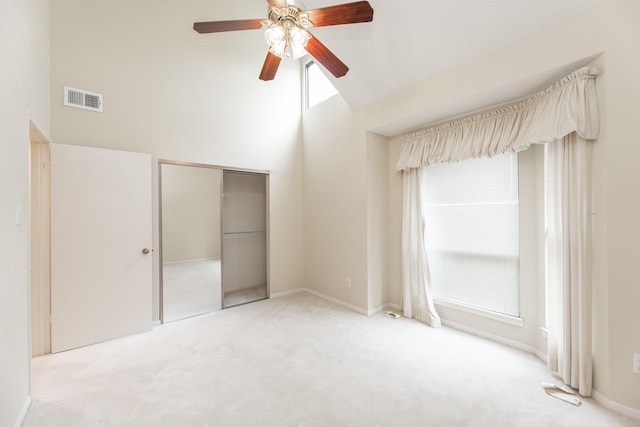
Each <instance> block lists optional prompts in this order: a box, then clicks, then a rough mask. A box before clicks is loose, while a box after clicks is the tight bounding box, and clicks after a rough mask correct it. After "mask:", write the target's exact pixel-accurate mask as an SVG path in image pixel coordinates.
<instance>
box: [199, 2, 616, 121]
mask: <svg viewBox="0 0 640 427" xmlns="http://www.w3.org/2000/svg"><path fill="white" fill-rule="evenodd" d="M287 1H288V2H289V3H292V4H295V5H297V6H298V7H301V8H302V9H316V8H321V7H326V6H333V5H337V4H342V3H351V2H355V1H357V0H287ZM368 1H369V3H371V6H372V7H373V9H374V17H373V22H371V23H361V24H350V25H340V26H331V27H322V28H312V29H311V32H312V33H313V34H314V35H315V36H317V37H318V39H319V40H320V41H322V43H324V44H325V45H326V46H327V47H328V48H329V49H331V50H332V51H333V52H334V53H335V54H336V55H337V56H338V57H339V58H340V59H342V61H344V62H345V63H346V64H347V66H348V67H349V69H350V70H349V73H348V74H347V75H346V76H345V77H342V78H340V79H335V78H334V77H333V76H331V75H330V74H329V73H326V72H325V74H327V76H328V77H329V78H330V79H331V81H332V82H333V84H334V86H335V87H336V89H338V91H339V92H340V94H341V95H342V97H343V98H344V99H345V100H346V102H347V103H348V104H349V105H350V106H351V107H352V108H354V109H355V108H360V107H363V106H365V105H367V104H369V103H371V102H374V101H376V100H379V99H381V98H384V97H385V96H388V95H390V94H393V93H396V92H398V91H399V90H402V89H404V88H406V87H408V86H411V85H413V84H415V83H417V82H420V81H422V80H426V79H428V78H429V77H431V76H434V75H436V74H438V73H441V72H443V71H446V70H448V69H450V68H453V67H455V66H458V65H460V64H464V63H465V62H468V61H470V60H472V59H474V58H477V57H480V56H482V55H484V54H487V53H489V52H491V51H493V50H496V49H499V48H500V47H503V46H506V45H508V44H510V43H513V42H515V41H518V40H520V39H523V38H525V37H527V36H529V35H532V34H535V33H537V32H540V31H543V30H544V29H546V28H547V27H550V26H552V25H554V24H557V23H559V22H562V21H564V20H567V19H569V18H571V17H573V16H575V15H578V14H580V13H582V12H584V11H586V10H587V9H589V8H591V7H594V6H596V5H598V4H600V3H603V2H604V1H606V0H368ZM266 16H267V3H266V1H265V0H240V1H235V2H224V3H221V4H219V3H217V2H215V4H214V2H213V1H212V2H211V7H210V10H206V11H205V10H203V12H202V16H195V17H191V18H192V19H194V18H195V19H194V20H196V21H197V20H203V21H206V20H226V19H246V18H261V17H265V18H266ZM243 33H245V34H246V33H253V32H252V31H248V32H245V31H238V32H233V33H229V34H228V37H233V38H234V39H235V40H242V38H243V37H245V34H243ZM249 40H251V41H249ZM254 40H255V39H254V38H251V39H249V38H248V39H247V40H246V43H253V42H254ZM262 47H263V46H260V47H259V48H262ZM276 78H277V77H276ZM537 83H538V84H539V83H540V82H537ZM535 84H536V82H531V85H530V86H531V87H535ZM511 98H512V99H513V96H511ZM504 99H507V98H504ZM504 99H503V100H504ZM485 105H487V104H485ZM466 110H467V111H468V110H469V107H467V108H466Z"/></svg>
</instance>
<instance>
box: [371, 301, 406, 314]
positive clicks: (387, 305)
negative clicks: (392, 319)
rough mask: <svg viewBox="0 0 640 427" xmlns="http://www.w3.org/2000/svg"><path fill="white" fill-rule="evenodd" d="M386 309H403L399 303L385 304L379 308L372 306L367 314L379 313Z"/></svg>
mask: <svg viewBox="0 0 640 427" xmlns="http://www.w3.org/2000/svg"><path fill="white" fill-rule="evenodd" d="M385 310H396V311H402V308H401V307H400V306H399V305H398V304H384V305H381V306H380V307H377V308H372V309H371V310H369V311H368V312H367V316H374V315H376V314H378V313H382V312H383V311H385Z"/></svg>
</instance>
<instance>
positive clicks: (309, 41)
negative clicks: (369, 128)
mask: <svg viewBox="0 0 640 427" xmlns="http://www.w3.org/2000/svg"><path fill="white" fill-rule="evenodd" d="M267 3H269V15H268V18H267V19H241V20H233V21H212V22H196V23H194V24H193V29H194V30H196V31H197V32H198V33H200V34H207V33H221V32H225V31H240V30H257V29H261V28H262V29H264V30H265V37H266V39H267V43H269V51H268V52H267V58H266V59H265V61H264V65H263V66H262V71H261V72H260V80H273V79H274V78H275V76H276V72H277V71H278V66H279V65H280V60H281V59H282V58H283V57H292V58H299V57H301V56H303V55H304V54H306V53H309V54H310V55H311V56H313V57H314V58H315V59H316V60H317V61H318V62H319V63H320V64H322V65H323V66H324V67H325V68H326V69H327V70H328V71H329V72H330V73H331V74H333V75H334V76H335V77H342V76H344V75H345V74H347V72H348V71H349V67H347V66H346V65H345V64H344V62H342V61H341V60H340V59H339V58H338V57H337V56H336V55H334V54H333V52H331V51H330V50H329V49H328V48H327V47H326V46H325V45H323V44H322V43H320V41H319V40H318V39H317V38H316V37H314V36H312V35H311V34H310V33H309V32H308V31H307V29H308V28H310V27H326V26H329V25H340V24H356V23H359V22H371V21H373V9H372V8H371V5H370V4H369V2H367V1H359V2H355V3H347V4H341V5H337V6H329V7H323V8H320V9H312V10H307V11H304V10H302V9H300V8H299V7H296V6H294V5H291V4H288V3H287V0H267Z"/></svg>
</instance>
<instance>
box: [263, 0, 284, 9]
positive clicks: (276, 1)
mask: <svg viewBox="0 0 640 427" xmlns="http://www.w3.org/2000/svg"><path fill="white" fill-rule="evenodd" d="M267 3H269V5H270V6H273V7H280V8H282V7H287V0H267Z"/></svg>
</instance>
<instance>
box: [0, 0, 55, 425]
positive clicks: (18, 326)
mask: <svg viewBox="0 0 640 427" xmlns="http://www.w3.org/2000/svg"><path fill="white" fill-rule="evenodd" d="M48 13H49V2H48V1H41V0H29V1H2V2H0V28H1V29H2V30H1V32H2V37H0V63H1V64H2V66H0V94H2V96H0V145H1V146H2V156H0V236H2V238H0V263H1V264H0V325H2V326H1V327H0V349H1V350H0V354H1V355H0V359H1V360H2V363H0V425H3V426H12V425H14V423H15V422H16V420H17V419H18V417H19V414H20V411H21V409H26V408H24V405H25V402H26V401H27V396H28V395H29V377H30V374H29V366H30V365H29V360H30V348H29V335H30V327H29V313H30V311H29V303H30V301H29V274H28V259H29V258H28V242H29V236H28V227H29V199H28V197H29V196H28V178H29V172H28V170H29V157H28V156H29V120H30V119H31V120H33V122H34V123H35V124H36V125H37V126H38V128H39V129H40V130H41V131H42V132H43V133H44V134H45V135H48V133H49V43H48V32H49V21H48ZM16 206H20V207H21V208H22V209H23V211H24V215H23V221H22V225H16V217H15V214H16Z"/></svg>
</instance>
